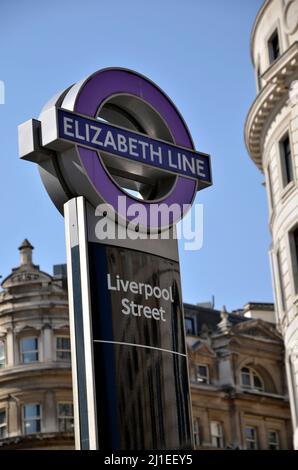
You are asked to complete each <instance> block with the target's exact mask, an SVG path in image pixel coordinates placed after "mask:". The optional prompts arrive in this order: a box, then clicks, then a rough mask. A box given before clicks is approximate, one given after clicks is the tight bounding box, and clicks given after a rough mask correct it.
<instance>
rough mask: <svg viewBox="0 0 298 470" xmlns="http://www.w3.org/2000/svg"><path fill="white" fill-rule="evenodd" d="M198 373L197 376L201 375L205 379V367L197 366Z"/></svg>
mask: <svg viewBox="0 0 298 470" xmlns="http://www.w3.org/2000/svg"><path fill="white" fill-rule="evenodd" d="M198 372H199V375H201V376H202V377H207V367H206V366H199V367H198Z"/></svg>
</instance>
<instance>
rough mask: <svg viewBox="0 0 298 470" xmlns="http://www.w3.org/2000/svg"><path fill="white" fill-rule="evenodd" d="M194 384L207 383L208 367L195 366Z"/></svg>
mask: <svg viewBox="0 0 298 470" xmlns="http://www.w3.org/2000/svg"><path fill="white" fill-rule="evenodd" d="M196 382H199V383H201V384H208V383H209V368H208V366H203V365H198V366H196Z"/></svg>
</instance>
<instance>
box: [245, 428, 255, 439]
mask: <svg viewBox="0 0 298 470" xmlns="http://www.w3.org/2000/svg"><path fill="white" fill-rule="evenodd" d="M255 435H256V433H255V430H254V428H245V437H246V439H251V440H254V439H255Z"/></svg>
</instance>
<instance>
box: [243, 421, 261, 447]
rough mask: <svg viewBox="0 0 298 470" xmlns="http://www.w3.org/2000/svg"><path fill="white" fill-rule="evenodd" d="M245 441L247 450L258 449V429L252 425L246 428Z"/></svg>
mask: <svg viewBox="0 0 298 470" xmlns="http://www.w3.org/2000/svg"><path fill="white" fill-rule="evenodd" d="M245 442H246V449H247V450H256V449H257V448H258V439H257V430H256V428H253V427H251V426H248V427H247V428H245Z"/></svg>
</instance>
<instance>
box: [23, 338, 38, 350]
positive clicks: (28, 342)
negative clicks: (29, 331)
mask: <svg viewBox="0 0 298 470" xmlns="http://www.w3.org/2000/svg"><path fill="white" fill-rule="evenodd" d="M37 346H38V341H37V338H26V339H22V341H21V351H22V352H27V351H36V350H37Z"/></svg>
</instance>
